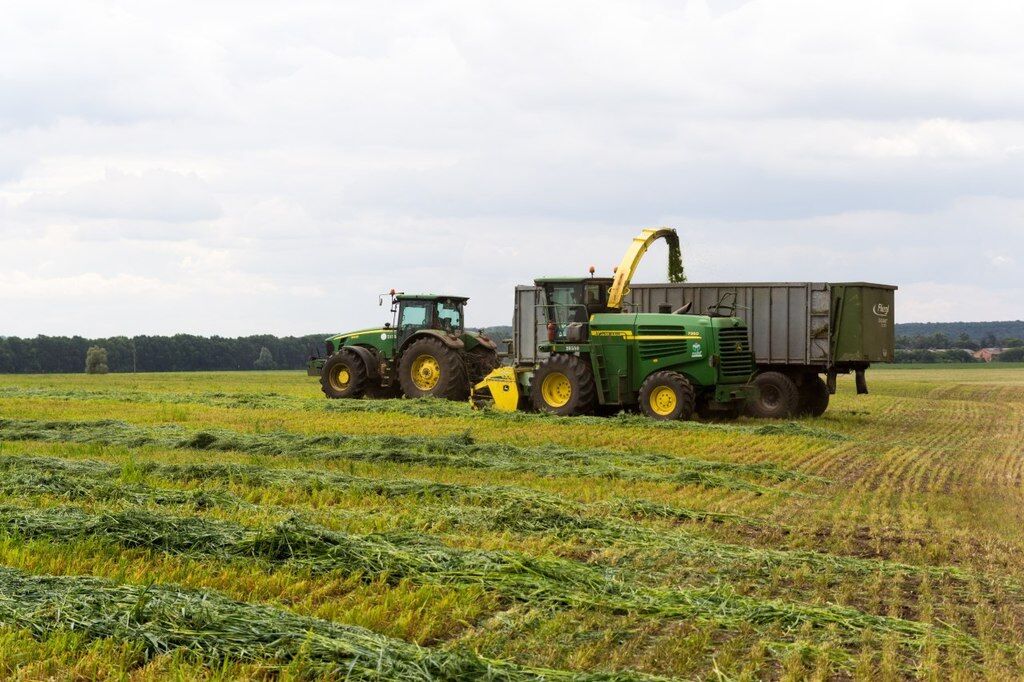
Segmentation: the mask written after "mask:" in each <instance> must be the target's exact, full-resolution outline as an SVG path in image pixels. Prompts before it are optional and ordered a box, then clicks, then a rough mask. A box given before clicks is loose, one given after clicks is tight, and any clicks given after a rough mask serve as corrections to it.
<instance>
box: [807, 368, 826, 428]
mask: <svg viewBox="0 0 1024 682" xmlns="http://www.w3.org/2000/svg"><path fill="white" fill-rule="evenodd" d="M828 400H829V394H828V386H827V385H826V384H825V381H824V380H823V379H822V378H821V377H820V376H818V375H817V374H808V375H807V376H805V377H804V381H803V383H802V384H801V385H800V415H801V416H805V417H820V416H821V415H823V414H825V410H827V409H828Z"/></svg>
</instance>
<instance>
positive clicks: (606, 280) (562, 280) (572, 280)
mask: <svg viewBox="0 0 1024 682" xmlns="http://www.w3.org/2000/svg"><path fill="white" fill-rule="evenodd" d="M549 282H550V283H552V284H576V283H585V282H598V283H600V284H611V282H612V278H611V277H589V276H587V277H540V278H538V279H535V280H533V283H534V284H538V285H539V284H547V283H549Z"/></svg>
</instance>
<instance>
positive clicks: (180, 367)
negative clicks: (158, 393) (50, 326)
mask: <svg viewBox="0 0 1024 682" xmlns="http://www.w3.org/2000/svg"><path fill="white" fill-rule="evenodd" d="M485 331H487V332H488V334H489V335H491V336H492V338H494V339H495V340H501V339H504V338H507V336H508V335H509V333H510V332H511V329H510V328H509V327H495V328H491V329H487V330H485ZM328 336H330V334H310V335H308V336H283V337H278V336H271V335H269V334H260V335H257V336H241V337H237V338H227V337H223V336H193V335H191V334H175V335H174V336H132V337H127V336H114V337H111V338H106V339H87V338H84V337H81V336H70V337H69V336H37V337H35V338H34V339H21V338H18V337H16V336H8V337H3V338H0V374H39V373H43V374H48V373H73V372H84V371H85V356H86V353H87V352H88V350H89V348H90V347H92V346H98V347H100V348H103V349H105V350H106V351H107V366H108V367H109V368H110V371H111V372H133V371H135V372H190V371H224V370H249V369H254V368H255V367H256V366H257V365H256V361H257V359H259V357H260V354H261V352H262V350H263V349H264V348H266V349H267V350H268V351H269V352H270V356H271V358H272V362H273V364H272V365H271V366H273V367H275V368H277V369H302V368H304V367H305V366H306V360H307V359H308V358H309V356H310V354H311V353H313V354H315V353H320V354H321V355H322V354H323V353H324V350H323V347H324V339H326V338H327V337H328Z"/></svg>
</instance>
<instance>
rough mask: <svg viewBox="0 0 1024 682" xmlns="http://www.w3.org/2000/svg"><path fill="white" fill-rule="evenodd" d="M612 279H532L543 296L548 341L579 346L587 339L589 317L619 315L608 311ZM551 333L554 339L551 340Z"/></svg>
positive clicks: (543, 317)
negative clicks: (565, 342)
mask: <svg viewBox="0 0 1024 682" xmlns="http://www.w3.org/2000/svg"><path fill="white" fill-rule="evenodd" d="M612 281H613V280H612V278H611V277H585V278H571V277H547V278H544V279H537V280H534V284H535V285H536V286H538V287H540V288H541V291H542V292H543V295H544V302H543V304H542V310H543V316H542V319H543V320H544V321H545V322H547V324H548V330H549V340H552V341H570V342H572V343H578V342H581V341H584V340H585V339H586V336H587V326H588V324H589V321H590V317H591V315H597V314H598V313H607V312H619V311H617V310H610V309H609V308H608V289H609V288H610V287H611V285H612ZM551 333H553V334H554V337H553V338H551Z"/></svg>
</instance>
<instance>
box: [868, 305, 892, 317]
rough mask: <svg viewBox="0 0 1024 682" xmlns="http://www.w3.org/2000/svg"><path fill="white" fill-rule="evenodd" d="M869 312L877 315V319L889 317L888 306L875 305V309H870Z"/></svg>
mask: <svg viewBox="0 0 1024 682" xmlns="http://www.w3.org/2000/svg"><path fill="white" fill-rule="evenodd" d="M871 311H872V312H873V313H874V314H875V315H878V316H879V317H888V316H889V306H887V305H885V304H884V303H876V304H875V307H874V308H872V309H871Z"/></svg>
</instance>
